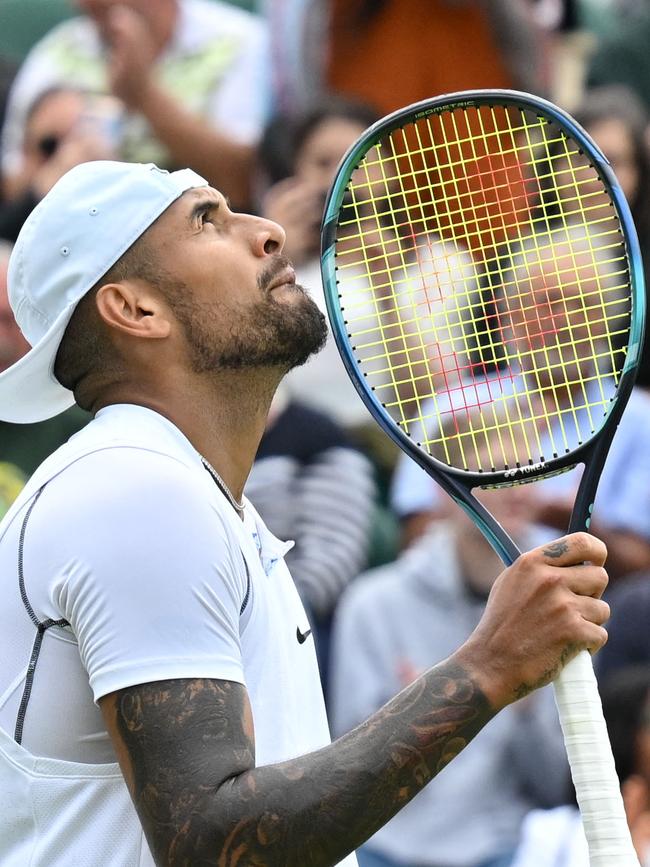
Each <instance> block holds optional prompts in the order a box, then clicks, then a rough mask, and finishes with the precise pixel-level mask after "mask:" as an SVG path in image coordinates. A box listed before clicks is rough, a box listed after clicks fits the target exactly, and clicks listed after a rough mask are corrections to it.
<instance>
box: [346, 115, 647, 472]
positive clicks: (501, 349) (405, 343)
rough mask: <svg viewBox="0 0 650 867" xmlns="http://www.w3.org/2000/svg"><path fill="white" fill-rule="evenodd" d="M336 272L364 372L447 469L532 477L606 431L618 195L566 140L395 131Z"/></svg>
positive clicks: (363, 178) (507, 133)
mask: <svg viewBox="0 0 650 867" xmlns="http://www.w3.org/2000/svg"><path fill="white" fill-rule="evenodd" d="M335 262H336V265H335V267H336V276H337V281H338V285H339V295H340V303H341V308H342V312H343V315H344V318H345V322H346V328H347V330H348V334H349V337H350V340H351V344H352V346H353V352H354V355H355V357H356V359H357V362H358V364H359V366H360V368H361V371H362V372H363V374H364V375H365V377H366V378H367V381H368V383H369V385H370V387H371V388H373V389H374V391H375V393H376V396H377V398H378V399H379V400H380V401H381V403H382V404H383V405H384V406H385V408H386V409H387V411H388V412H389V413H390V415H391V416H392V417H393V419H394V420H395V422H396V423H397V424H399V425H400V426H401V427H402V428H403V429H404V430H405V431H406V432H407V433H408V434H409V435H410V436H412V437H413V438H414V439H416V441H417V442H419V443H420V444H421V445H422V446H423V447H424V448H425V449H427V450H428V451H429V452H430V453H431V454H432V455H434V456H435V457H437V458H439V459H440V460H442V461H444V462H445V463H447V464H449V465H451V466H457V467H459V468H463V469H468V470H473V471H491V470H492V471H493V470H497V469H507V468H510V467H513V466H525V465H526V464H537V463H539V462H540V461H545V460H547V459H549V458H552V457H556V456H558V455H562V454H567V453H569V452H571V451H573V450H574V449H575V448H576V447H577V446H578V445H580V444H582V443H584V442H585V441H587V440H588V439H589V438H590V437H591V436H592V435H593V433H594V432H595V431H596V430H598V429H599V428H600V426H601V425H602V423H603V421H604V419H605V417H606V415H607V412H608V410H609V407H610V406H611V402H612V401H613V399H614V398H615V395H616V388H617V384H618V381H619V378H620V374H621V371H622V368H623V364H624V361H625V351H626V346H627V338H628V333H629V327H630V274H629V268H628V263H627V257H626V255H625V249H624V241H623V236H622V233H621V230H620V225H619V220H618V216H617V213H616V211H615V209H614V208H613V206H612V203H611V199H610V196H609V194H608V192H607V189H606V187H605V185H604V183H603V181H602V180H601V178H600V176H599V174H598V172H597V170H596V169H595V168H594V167H593V166H592V165H591V164H590V163H589V161H588V160H587V158H586V157H585V155H584V154H583V153H582V151H581V149H580V147H579V146H578V144H577V143H576V141H575V140H574V139H573V138H571V137H570V136H568V135H567V134H566V133H565V131H564V129H563V128H562V127H561V126H560V125H559V124H558V123H556V122H554V121H552V122H549V121H548V120H547V119H546V118H545V117H543V116H540V115H538V114H536V113H533V112H531V111H529V110H522V109H520V108H515V107H512V106H488V105H484V106H480V107H476V108H469V109H460V108H459V109H455V110H446V111H441V112H440V113H432V114H430V115H428V116H426V117H422V118H420V119H418V120H416V121H413V122H411V123H409V124H406V125H405V126H404V127H401V128H398V129H396V130H394V131H393V132H392V133H391V134H390V135H387V136H386V137H385V138H383V139H382V140H380V141H379V142H378V143H377V144H376V145H375V146H374V147H373V148H372V149H371V150H370V151H369V152H368V153H367V154H366V156H365V157H364V158H363V159H362V161H361V163H360V164H359V166H358V168H357V169H356V170H355V172H354V173H353V175H352V178H351V180H350V182H349V184H348V188H347V191H346V196H345V199H344V206H343V208H342V211H341V214H340V219H339V222H338V226H337V236H336V259H335Z"/></svg>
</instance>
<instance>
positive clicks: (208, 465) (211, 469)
mask: <svg viewBox="0 0 650 867" xmlns="http://www.w3.org/2000/svg"><path fill="white" fill-rule="evenodd" d="M200 458H201V463H202V464H203V466H204V467H205V469H206V470H207V471H208V472H209V473H210V475H211V476H212V478H213V479H214V480H215V482H216V483H217V485H218V487H219V488H220V489H221V492H222V493H223V494H224V495H225V497H226V499H227V500H228V502H229V503H230V505H231V506H232V507H233V509H234V510H235V511H236V512H237V514H239V515H243V513H244V504H243V503H238V502H237V500H236V499H235V498H234V497H233V495H232V493H231V491H230V488H229V487H228V485H227V484H226V483H225V482H224V480H223V479H222V478H221V476H220V475H219V473H218V472H217V471H216V470H215V468H214V467H213V466H212V464H211V463H210V461H208V460H206V459H205V458H204V457H203V455H200Z"/></svg>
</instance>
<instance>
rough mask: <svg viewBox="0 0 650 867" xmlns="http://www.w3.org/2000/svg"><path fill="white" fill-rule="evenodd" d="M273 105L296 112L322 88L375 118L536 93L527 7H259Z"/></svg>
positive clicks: (536, 58) (499, 1) (310, 3)
mask: <svg viewBox="0 0 650 867" xmlns="http://www.w3.org/2000/svg"><path fill="white" fill-rule="evenodd" d="M260 5H261V7H262V8H263V9H265V11H266V13H267V16H268V18H269V22H270V27H271V40H272V46H273V48H272V50H273V52H274V54H273V70H274V86H275V91H276V99H277V100H278V102H279V104H280V106H281V108H282V109H283V110H284V111H286V112H301V111H304V110H305V109H306V108H307V107H308V106H309V104H310V103H311V102H312V101H313V100H314V99H315V98H316V97H317V96H319V95H320V94H322V93H323V92H324V91H326V90H328V89H329V90H334V91H338V92H340V93H343V94H345V95H347V96H349V97H352V98H356V99H362V100H367V101H369V102H371V103H372V104H373V105H376V106H377V108H378V109H379V111H381V112H382V113H385V112H388V111H393V110H395V109H397V108H401V107H402V106H404V105H407V104H408V103H411V102H416V101H417V100H420V99H426V98H428V97H431V96H434V95H436V94H439V93H445V92H449V91H453V90H463V89H467V88H477V87H518V88H520V89H522V90H528V91H533V92H537V93H539V92H541V91H543V90H544V86H545V85H544V78H543V71H542V66H543V64H542V58H543V53H544V50H543V45H542V42H541V36H540V30H539V29H538V28H537V27H536V25H535V23H534V20H533V12H532V9H531V8H530V6H529V4H528V2H527V0H491V2H489V3H488V2H485V0H411V2H409V3H403V2H400V0H329V2H327V3H326V2H323V0H296V2H292V3H287V2H285V0H260Z"/></svg>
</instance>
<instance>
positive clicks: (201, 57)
mask: <svg viewBox="0 0 650 867" xmlns="http://www.w3.org/2000/svg"><path fill="white" fill-rule="evenodd" d="M268 65H269V60H268V34H267V29H266V26H265V24H264V22H263V20H262V19H261V18H259V17H257V16H255V15H251V14H250V13H248V12H245V11H244V10H242V9H237V8H236V7H233V6H232V5H231V4H229V3H222V2H218V0H180V3H179V16H178V22H177V25H176V29H175V32H174V35H173V37H172V40H171V42H170V43H169V45H168V46H167V47H166V49H165V51H164V52H163V54H162V55H161V56H160V58H158V60H157V62H156V67H155V74H156V77H157V78H158V80H159V81H160V83H161V84H162V85H163V87H164V88H165V89H166V90H167V91H168V92H169V93H171V94H172V96H174V97H175V98H177V99H178V100H180V101H181V102H182V104H183V105H184V107H185V108H186V109H188V110H189V111H193V112H195V113H196V114H198V115H200V116H202V117H204V118H205V119H206V120H207V121H209V122H210V123H211V124H212V125H214V126H215V127H218V128H219V129H220V130H221V131H223V132H224V133H225V134H226V135H228V136H230V137H231V138H233V139H234V140H235V141H238V142H241V143H244V144H252V143H254V142H255V141H256V140H257V139H258V138H259V135H260V134H261V130H262V127H263V125H264V123H265V120H266V116H267V114H268V107H269V83H268V79H269V72H268ZM61 86H68V87H73V88H81V89H84V90H89V91H92V92H97V93H106V92H107V79H106V56H105V49H104V46H103V45H102V43H101V40H100V38H99V35H98V32H97V29H96V27H95V25H94V23H93V21H92V20H91V19H90V18H85V17H84V18H81V17H80V18H72V19H69V20H67V21H64V22H62V23H61V24H59V25H58V26H57V27H55V28H54V29H53V30H51V31H50V32H49V33H48V34H47V35H46V36H45V37H43V39H41V40H40V42H38V43H37V44H36V45H35V46H34V47H33V48H32V50H31V51H30V52H29V54H28V56H27V58H26V59H25V61H24V63H23V64H22V66H21V67H20V70H19V72H18V74H17V76H16V79H15V81H14V83H13V85H12V87H11V91H10V94H9V100H8V103H7V115H6V119H5V125H4V129H3V140H2V169H3V171H4V172H6V173H7V174H10V175H11V174H14V173H15V172H16V171H18V170H19V168H20V164H21V159H22V157H21V152H22V141H23V132H24V127H25V121H26V117H27V114H28V112H29V110H30V108H31V106H32V105H33V104H34V102H35V100H36V99H37V98H38V97H39V96H40V95H41V94H43V93H45V92H46V91H47V90H49V89H51V88H53V87H61ZM121 138H122V145H121V148H120V154H119V156H120V158H121V159H125V160H127V161H130V162H155V163H157V164H158V165H161V166H167V165H168V163H169V155H168V154H167V152H166V150H165V149H164V148H163V146H162V145H161V144H160V143H159V142H157V141H156V139H155V138H154V137H153V135H152V133H151V131H150V129H149V127H148V125H147V123H146V121H145V120H144V119H143V118H142V117H141V116H139V115H131V114H129V115H126V116H125V117H124V119H123V123H122V130H121Z"/></svg>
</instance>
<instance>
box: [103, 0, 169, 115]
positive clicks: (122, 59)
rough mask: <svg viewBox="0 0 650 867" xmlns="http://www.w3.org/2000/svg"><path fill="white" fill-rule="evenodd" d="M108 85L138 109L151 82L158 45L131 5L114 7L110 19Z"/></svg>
mask: <svg viewBox="0 0 650 867" xmlns="http://www.w3.org/2000/svg"><path fill="white" fill-rule="evenodd" d="M106 38H107V40H108V46H109V55H108V85H109V88H110V91H111V93H112V94H113V95H114V96H117V97H119V98H120V99H121V100H122V101H123V102H124V103H125V104H126V105H127V106H128V107H129V108H132V109H137V108H139V107H140V105H141V103H142V101H143V100H144V98H145V94H146V92H147V88H148V87H149V85H150V83H151V71H152V68H153V64H154V61H155V59H156V54H157V46H156V44H155V42H154V40H153V38H152V36H151V34H150V32H149V30H148V28H147V25H146V22H145V20H144V18H143V17H142V16H141V15H138V13H137V12H135V11H134V10H133V9H130V8H129V7H128V6H114V7H113V8H112V9H111V10H110V14H109V16H108V20H107V28H106Z"/></svg>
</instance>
